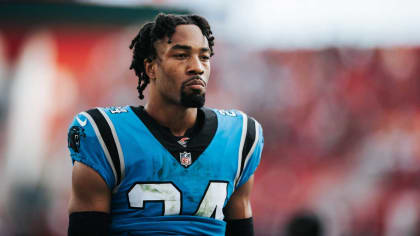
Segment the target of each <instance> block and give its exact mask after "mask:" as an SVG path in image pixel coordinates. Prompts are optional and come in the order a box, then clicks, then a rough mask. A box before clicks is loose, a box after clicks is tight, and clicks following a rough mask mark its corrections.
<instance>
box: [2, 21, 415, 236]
mask: <svg viewBox="0 0 420 236" xmlns="http://www.w3.org/2000/svg"><path fill="white" fill-rule="evenodd" d="M137 29H138V27H127V28H115V27H114V28H95V29H88V30H86V29H76V28H72V27H69V28H65V29H64V28H58V27H57V28H51V29H39V30H32V31H29V32H28V31H21V32H19V31H12V30H9V31H7V30H6V31H1V32H0V128H1V130H2V131H3V132H2V135H0V176H1V177H2V179H3V180H4V182H5V183H4V186H3V187H2V188H1V189H2V190H1V191H0V235H5V236H7V235H66V230H65V229H66V226H67V212H66V210H67V209H66V207H67V205H66V204H67V201H68V197H69V191H70V183H71V182H70V180H71V161H70V157H69V154H68V151H67V147H66V146H67V143H66V142H67V141H66V139H67V127H68V125H69V124H70V122H71V120H72V118H73V116H74V115H75V114H77V113H78V112H80V111H83V110H86V109H89V108H91V107H95V106H110V105H126V104H130V105H137V104H144V103H145V102H146V101H140V100H138V98H137V91H136V86H137V81H136V77H135V75H134V72H133V71H130V70H129V65H130V61H131V52H130V50H129V49H128V45H129V44H130V42H131V39H132V38H133V37H134V35H135V34H136V33H137ZM244 40H246V39H244ZM215 53H216V54H215V56H214V57H213V59H212V75H211V81H210V82H209V87H208V96H207V103H206V104H207V106H210V107H217V108H223V109H230V108H235V109H240V110H243V111H244V112H246V113H248V114H250V115H252V116H253V117H255V118H256V119H257V120H258V121H260V123H261V124H262V126H263V128H264V136H265V148H264V152H263V158H262V162H261V164H260V167H259V168H258V170H257V173H256V179H255V186H254V191H253V196H252V202H253V212H254V218H255V231H256V235H284V236H286V235H308V233H305V230H312V231H310V232H312V235H314V236H316V235H326V236H347V235H357V236H360V235H367V236H382V235H383V236H397V235H402V236H405V235H407V236H410V235H418V234H420V228H419V225H420V192H419V178H420V145H417V143H420V109H419V105H420V77H419V75H420V49H419V48H417V47H412V46H411V47H390V48H370V49H366V48H364V49H363V48H345V47H338V48H325V49H313V50H293V51H278V50H276V49H265V50H250V49H247V48H244V47H238V46H236V45H234V44H232V43H228V42H223V39H218V38H217V37H216V47H215ZM146 97H147V90H146ZM296 228H297V229H296ZM308 232H309V231H308Z"/></svg>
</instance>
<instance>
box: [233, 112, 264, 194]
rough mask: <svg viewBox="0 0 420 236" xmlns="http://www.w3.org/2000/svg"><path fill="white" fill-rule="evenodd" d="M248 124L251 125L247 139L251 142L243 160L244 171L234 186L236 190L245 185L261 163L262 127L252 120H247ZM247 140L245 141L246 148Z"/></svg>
mask: <svg viewBox="0 0 420 236" xmlns="http://www.w3.org/2000/svg"><path fill="white" fill-rule="evenodd" d="M248 121H252V122H248V123H251V125H250V126H249V129H248V132H247V139H248V140H251V141H250V142H249V144H248V145H249V147H250V148H249V151H247V152H246V156H245V160H244V169H243V171H242V173H241V175H240V177H239V181H238V183H237V185H236V188H239V187H240V186H242V185H243V184H245V183H246V182H247V181H248V180H249V178H250V177H251V176H252V175H253V174H254V172H255V170H256V169H257V167H258V165H259V163H260V161H261V153H262V150H263V147H264V136H263V130H262V126H261V125H260V124H259V123H258V122H257V121H256V120H254V119H253V118H248ZM252 126H254V127H255V129H254V132H252ZM246 143H247V140H246V141H245V146H246Z"/></svg>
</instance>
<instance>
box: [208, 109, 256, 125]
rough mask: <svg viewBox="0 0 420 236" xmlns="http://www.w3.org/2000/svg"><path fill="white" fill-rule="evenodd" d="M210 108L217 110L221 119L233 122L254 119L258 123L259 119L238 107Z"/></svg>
mask: <svg viewBox="0 0 420 236" xmlns="http://www.w3.org/2000/svg"><path fill="white" fill-rule="evenodd" d="M210 109H211V110H213V112H215V113H216V114H217V116H218V117H219V118H221V119H225V120H230V121H233V122H244V120H246V121H249V120H252V121H253V122H257V123H258V121H257V120H256V119H255V118H254V117H252V116H250V115H248V114H246V113H245V112H243V111H241V110H238V109H216V108H210ZM258 124H259V123H258Z"/></svg>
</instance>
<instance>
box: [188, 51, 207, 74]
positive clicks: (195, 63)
mask: <svg viewBox="0 0 420 236" xmlns="http://www.w3.org/2000/svg"><path fill="white" fill-rule="evenodd" d="M188 61H189V62H188V69H187V73H188V74H189V75H202V74H203V73H204V69H205V68H204V65H203V63H202V62H201V60H200V58H199V57H198V56H197V57H191V58H190V60H188Z"/></svg>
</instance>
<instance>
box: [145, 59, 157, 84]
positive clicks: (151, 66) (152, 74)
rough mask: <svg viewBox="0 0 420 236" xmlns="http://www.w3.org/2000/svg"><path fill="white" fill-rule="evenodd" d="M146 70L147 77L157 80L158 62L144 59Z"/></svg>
mask: <svg viewBox="0 0 420 236" xmlns="http://www.w3.org/2000/svg"><path fill="white" fill-rule="evenodd" d="M143 63H144V70H145V72H146V75H147V76H148V77H149V78H150V79H151V80H154V79H155V78H156V60H152V59H150V58H146V59H144V62H143Z"/></svg>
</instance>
